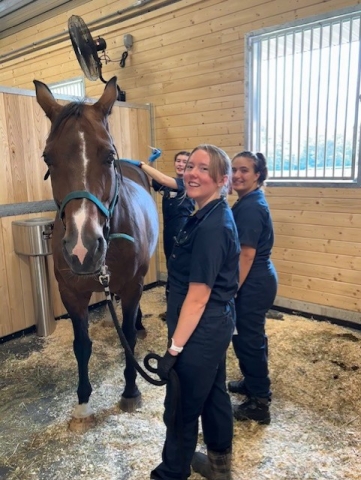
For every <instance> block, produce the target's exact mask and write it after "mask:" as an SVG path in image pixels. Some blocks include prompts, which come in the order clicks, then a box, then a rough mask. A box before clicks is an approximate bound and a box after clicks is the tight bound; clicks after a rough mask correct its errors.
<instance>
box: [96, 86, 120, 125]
mask: <svg viewBox="0 0 361 480" xmlns="http://www.w3.org/2000/svg"><path fill="white" fill-rule="evenodd" d="M117 96H118V89H117V77H112V78H111V79H110V80H109V82H107V84H106V85H105V88H104V92H103V95H102V96H101V97H100V98H99V100H98V101H97V102H96V103H95V104H94V108H96V109H99V110H101V112H102V113H103V115H104V116H106V117H107V116H108V115H110V112H111V111H112V107H113V105H114V103H115V101H116V99H117Z"/></svg>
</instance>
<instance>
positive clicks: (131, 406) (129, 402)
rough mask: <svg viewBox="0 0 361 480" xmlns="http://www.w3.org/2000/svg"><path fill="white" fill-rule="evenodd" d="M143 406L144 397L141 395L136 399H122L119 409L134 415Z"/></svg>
mask: <svg viewBox="0 0 361 480" xmlns="http://www.w3.org/2000/svg"><path fill="white" fill-rule="evenodd" d="M141 406H142V395H141V394H139V395H137V396H136V397H132V398H125V397H122V398H121V399H120V402H119V407H120V409H121V410H123V412H127V413H132V412H135V410H137V408H140V407H141Z"/></svg>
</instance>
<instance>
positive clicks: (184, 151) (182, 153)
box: [174, 150, 191, 161]
mask: <svg viewBox="0 0 361 480" xmlns="http://www.w3.org/2000/svg"><path fill="white" fill-rule="evenodd" d="M190 154H191V152H187V151H186V150H182V151H181V152H178V153H176V154H175V155H174V161H176V160H177V157H178V155H187V157H189V155H190Z"/></svg>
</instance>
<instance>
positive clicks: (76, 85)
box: [49, 78, 85, 97]
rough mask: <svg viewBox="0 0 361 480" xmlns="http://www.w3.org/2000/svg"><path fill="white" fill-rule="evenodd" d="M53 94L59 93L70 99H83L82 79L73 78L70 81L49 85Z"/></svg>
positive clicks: (83, 86)
mask: <svg viewBox="0 0 361 480" xmlns="http://www.w3.org/2000/svg"><path fill="white" fill-rule="evenodd" d="M49 88H50V90H51V91H52V92H53V93H61V94H62V95H68V96H70V97H84V96H85V85H84V79H83V78H74V79H72V80H65V81H63V82H58V83H53V84H51V85H49Z"/></svg>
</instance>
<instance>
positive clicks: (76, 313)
mask: <svg viewBox="0 0 361 480" xmlns="http://www.w3.org/2000/svg"><path fill="white" fill-rule="evenodd" d="M89 300H90V295H89V296H88V295H87V296H83V297H81V298H79V296H77V299H76V302H77V303H75V304H74V303H71V304H70V303H69V300H68V299H66V300H65V299H63V302H64V305H65V307H66V309H67V311H68V313H69V316H70V318H71V321H72V324H73V331H74V341H73V350H74V354H75V358H76V360H77V364H78V389H77V394H78V405H77V406H76V407H75V408H74V410H73V412H72V418H71V421H70V423H69V428H70V429H71V430H77V431H85V430H87V429H88V428H89V427H91V426H92V425H93V424H94V423H95V416H94V412H93V411H92V409H91V407H90V404H89V399H90V395H91V393H92V387H91V384H90V381H89V371H88V365H89V359H90V356H91V353H92V341H91V340H90V338H89V331H88V303H89ZM73 301H74V300H73ZM74 305H76V307H74Z"/></svg>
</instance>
